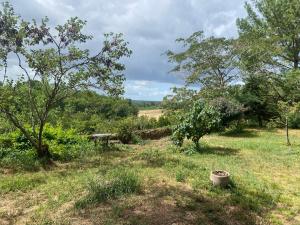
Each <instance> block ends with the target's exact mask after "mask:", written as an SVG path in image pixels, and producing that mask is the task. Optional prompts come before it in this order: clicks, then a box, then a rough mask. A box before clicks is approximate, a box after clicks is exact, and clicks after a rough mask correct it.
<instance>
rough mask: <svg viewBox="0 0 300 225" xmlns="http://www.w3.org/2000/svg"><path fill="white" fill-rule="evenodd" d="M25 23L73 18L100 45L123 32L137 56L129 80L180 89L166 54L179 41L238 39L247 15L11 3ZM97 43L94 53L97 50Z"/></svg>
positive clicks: (236, 4)
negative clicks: (107, 35)
mask: <svg viewBox="0 0 300 225" xmlns="http://www.w3.org/2000/svg"><path fill="white" fill-rule="evenodd" d="M10 2H11V3H12V4H13V5H14V7H15V8H16V11H17V12H18V13H19V14H21V15H22V16H24V17H25V18H26V19H31V18H41V17H43V16H48V17H49V18H50V21H51V22H52V23H62V22H63V21H65V20H66V19H67V18H69V17H71V16H78V17H80V18H83V19H85V20H87V21H88V25H87V28H86V30H87V32H89V33H92V34H93V35H94V36H95V37H96V39H98V40H99V38H100V37H101V35H102V33H104V32H110V31H113V32H122V33H124V35H125V38H126V40H128V41H129V42H130V47H131V49H132V50H133V55H132V57H131V58H130V59H128V60H127V59H126V60H125V63H126V65H127V70H126V77H127V79H128V80H148V81H156V82H168V83H180V82H181V81H180V80H179V79H176V78H175V76H172V75H170V74H168V71H169V70H170V68H171V65H169V64H168V62H167V59H166V56H164V55H162V53H163V52H165V51H166V50H168V49H178V46H177V44H176V43H175V39H176V38H178V37H187V36H188V35H190V34H191V33H193V32H195V31H198V30H204V31H206V34H207V35H216V36H221V35H222V36H228V37H232V36H235V35H236V28H235V20H236V19H237V18H238V17H242V16H243V15H244V13H245V12H244V9H243V5H244V0H210V1H207V0H110V1H107V0H26V1H24V0H11V1H10ZM96 43H98V42H96V41H93V42H91V44H90V48H95V47H94V46H95V45H96Z"/></svg>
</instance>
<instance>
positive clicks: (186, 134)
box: [172, 100, 221, 149]
mask: <svg viewBox="0 0 300 225" xmlns="http://www.w3.org/2000/svg"><path fill="white" fill-rule="evenodd" d="M220 122H221V115H220V113H219V112H218V111H217V110H216V109H214V108H213V107H212V106H210V105H208V104H206V103H204V102H203V101H201V100H200V101H196V102H195V103H194V105H193V107H192V109H191V110H190V111H189V112H188V113H186V114H184V116H182V117H181V119H180V123H179V124H178V125H177V126H176V127H175V129H174V133H173V136H172V139H173V141H174V143H175V144H176V145H178V146H182V144H183V141H184V139H185V138H187V139H191V140H192V141H193V142H194V144H195V146H196V148H197V149H199V140H200V138H201V137H203V136H204V135H206V134H209V133H211V132H212V131H214V130H216V129H217V128H218V127H219V125H220Z"/></svg>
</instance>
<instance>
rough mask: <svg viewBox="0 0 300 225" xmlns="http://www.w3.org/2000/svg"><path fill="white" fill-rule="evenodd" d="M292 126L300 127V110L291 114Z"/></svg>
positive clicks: (294, 127)
mask: <svg viewBox="0 0 300 225" xmlns="http://www.w3.org/2000/svg"><path fill="white" fill-rule="evenodd" d="M289 122H290V127H291V128H293V129H299V128H300V112H296V113H293V114H292V115H290V116H289Z"/></svg>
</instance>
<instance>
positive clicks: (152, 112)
mask: <svg viewBox="0 0 300 225" xmlns="http://www.w3.org/2000/svg"><path fill="white" fill-rule="evenodd" d="M162 114H163V111H162V110H161V109H147V110H140V111H139V116H146V117H149V118H155V119H158V118H159V117H161V116H162Z"/></svg>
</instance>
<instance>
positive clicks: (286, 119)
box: [285, 116, 291, 146]
mask: <svg viewBox="0 0 300 225" xmlns="http://www.w3.org/2000/svg"><path fill="white" fill-rule="evenodd" d="M285 131H286V144H287V145H288V146H290V145H291V142H290V137H289V118H288V117H287V116H286V117H285Z"/></svg>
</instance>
